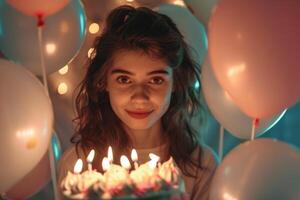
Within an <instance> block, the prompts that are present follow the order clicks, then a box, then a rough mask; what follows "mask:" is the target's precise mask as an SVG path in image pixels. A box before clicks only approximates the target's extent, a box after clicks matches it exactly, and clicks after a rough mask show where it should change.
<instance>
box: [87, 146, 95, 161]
mask: <svg viewBox="0 0 300 200" xmlns="http://www.w3.org/2000/svg"><path fill="white" fill-rule="evenodd" d="M94 157H95V150H94V149H92V150H91V151H90V153H89V155H88V157H87V158H86V160H87V162H88V163H91V162H93V160H94Z"/></svg>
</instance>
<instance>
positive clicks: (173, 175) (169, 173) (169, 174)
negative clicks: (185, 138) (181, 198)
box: [158, 157, 180, 184]
mask: <svg viewBox="0 0 300 200" xmlns="http://www.w3.org/2000/svg"><path fill="white" fill-rule="evenodd" d="M158 174H159V176H160V177H161V178H162V179H164V180H165V181H166V182H167V183H170V184H178V183H179V177H180V172H179V169H178V168H177V166H176V164H175V162H174V160H173V158H172V157H171V158H170V159H169V160H168V161H166V162H164V163H163V164H162V165H161V166H160V167H159V171H158Z"/></svg>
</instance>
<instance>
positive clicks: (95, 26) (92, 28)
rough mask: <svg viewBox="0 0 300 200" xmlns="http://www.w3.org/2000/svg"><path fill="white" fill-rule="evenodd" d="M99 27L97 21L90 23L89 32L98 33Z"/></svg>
mask: <svg viewBox="0 0 300 200" xmlns="http://www.w3.org/2000/svg"><path fill="white" fill-rule="evenodd" d="M99 29H100V27H99V24H97V23H92V24H91V25H90V26H89V32H90V33H91V34H95V33H98V31H99Z"/></svg>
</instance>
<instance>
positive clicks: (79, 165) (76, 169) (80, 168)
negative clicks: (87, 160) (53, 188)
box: [74, 159, 83, 174]
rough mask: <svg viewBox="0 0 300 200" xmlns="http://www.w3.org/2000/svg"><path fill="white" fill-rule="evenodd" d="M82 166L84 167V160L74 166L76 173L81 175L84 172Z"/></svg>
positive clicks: (78, 161)
mask: <svg viewBox="0 0 300 200" xmlns="http://www.w3.org/2000/svg"><path fill="white" fill-rule="evenodd" d="M82 166H83V162H82V160H81V159H78V160H77V161H76V164H75V166H74V173H76V174H79V173H80V172H81V171H82Z"/></svg>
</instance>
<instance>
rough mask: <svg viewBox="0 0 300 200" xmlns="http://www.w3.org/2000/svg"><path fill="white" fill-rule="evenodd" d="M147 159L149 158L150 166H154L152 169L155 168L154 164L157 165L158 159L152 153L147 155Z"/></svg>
mask: <svg viewBox="0 0 300 200" xmlns="http://www.w3.org/2000/svg"><path fill="white" fill-rule="evenodd" d="M149 157H150V159H151V160H150V161H149V164H150V165H151V166H154V168H155V167H156V164H157V163H158V161H159V160H160V157H159V156H157V155H155V154H154V153H149ZM158 165H159V166H160V162H159V163H158Z"/></svg>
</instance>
